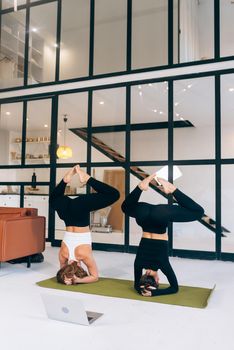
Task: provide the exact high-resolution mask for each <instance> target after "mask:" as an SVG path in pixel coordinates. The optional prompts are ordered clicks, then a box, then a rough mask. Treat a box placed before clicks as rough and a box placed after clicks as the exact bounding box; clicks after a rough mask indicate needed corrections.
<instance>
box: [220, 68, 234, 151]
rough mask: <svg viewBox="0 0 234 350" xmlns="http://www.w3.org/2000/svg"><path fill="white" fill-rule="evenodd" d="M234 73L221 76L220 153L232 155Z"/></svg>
mask: <svg viewBox="0 0 234 350" xmlns="http://www.w3.org/2000/svg"><path fill="white" fill-rule="evenodd" d="M233 97H234V74H225V75H223V76H221V153H222V158H233V157H234V137H233V135H234V99H233Z"/></svg>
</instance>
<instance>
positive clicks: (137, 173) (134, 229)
mask: <svg viewBox="0 0 234 350" xmlns="http://www.w3.org/2000/svg"><path fill="white" fill-rule="evenodd" d="M160 168H161V167H159V166H155V167H154V166H152V167H151V166H150V167H149V166H148V167H146V166H138V167H131V175H130V191H133V190H134V188H135V187H136V186H137V185H138V184H139V182H140V181H141V180H142V179H143V178H144V177H145V176H146V174H147V175H151V174H153V173H154V172H155V171H157V170H159V169H160ZM139 201H140V202H146V203H149V204H167V199H166V198H164V197H163V196H162V195H161V194H160V193H158V192H157V191H156V190H155V187H154V186H152V187H150V188H149V189H148V191H143V192H142V194H141V196H140V199H139ZM129 220H130V222H129V237H130V238H129V242H130V245H134V246H138V245H139V242H140V240H141V237H142V228H141V227H140V226H139V225H138V224H137V223H136V220H135V219H134V218H131V217H130V218H129Z"/></svg>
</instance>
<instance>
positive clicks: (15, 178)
mask: <svg viewBox="0 0 234 350" xmlns="http://www.w3.org/2000/svg"><path fill="white" fill-rule="evenodd" d="M34 172H35V174H36V181H37V182H45V181H46V182H48V181H49V179H50V172H49V171H48V169H40V168H36V169H33V168H30V169H1V172H0V183H1V182H29V185H27V187H25V191H26V193H28V194H29V193H38V194H45V193H47V192H45V191H44V187H43V188H41V187H40V186H37V185H36V191H35V190H34V188H33V187H32V186H31V185H32V175H33V173H34ZM17 191H18V190H17ZM12 192H16V189H15V186H13V190H12ZM17 193H18V192H17Z"/></svg>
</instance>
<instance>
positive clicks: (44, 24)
mask: <svg viewBox="0 0 234 350" xmlns="http://www.w3.org/2000/svg"><path fill="white" fill-rule="evenodd" d="M56 28H57V1H55V2H51V3H48V4H43V5H40V6H34V7H32V8H31V9H30V28H29V34H30V36H29V59H28V64H29V67H28V84H38V83H44V82H48V81H53V80H55V58H56V47H57V45H58V44H57V42H56Z"/></svg>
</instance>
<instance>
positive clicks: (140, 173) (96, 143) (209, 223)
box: [70, 128, 230, 237]
mask: <svg viewBox="0 0 234 350" xmlns="http://www.w3.org/2000/svg"><path fill="white" fill-rule="evenodd" d="M70 130H71V131H72V132H73V133H75V134H76V135H77V136H79V137H80V138H81V139H82V140H84V141H86V142H87V141H88V133H87V129H86V128H80V129H70ZM91 145H92V146H93V147H94V148H96V149H97V150H98V151H99V152H101V153H102V154H104V155H105V156H107V157H108V158H109V159H111V160H113V161H117V162H125V161H126V159H125V158H124V157H123V156H122V155H121V154H120V153H118V152H117V151H115V150H114V149H112V148H111V147H109V146H108V145H107V144H105V143H104V142H102V141H101V140H100V139H98V138H97V137H95V136H93V135H92V136H91ZM130 173H131V174H132V175H134V176H135V177H137V178H138V179H140V180H143V179H145V178H146V177H147V176H149V174H147V173H146V172H145V171H144V170H142V169H141V168H139V167H137V166H131V167H130ZM150 187H151V188H152V189H154V190H155V191H156V192H158V193H160V195H162V196H163V197H165V198H168V195H166V194H165V193H164V192H162V191H161V190H160V189H159V188H158V187H157V185H156V181H155V180H152V181H151V183H150ZM173 202H174V203H177V201H176V200H175V199H173ZM198 221H199V222H200V223H201V224H202V225H204V226H205V227H207V228H208V229H209V230H210V231H212V232H215V229H216V223H215V221H214V220H213V219H211V218H210V217H209V216H208V215H206V214H204V216H203V217H202V218H201V219H200V220H198ZM221 229H222V231H221V235H222V237H226V236H225V235H224V233H223V232H230V231H228V230H227V229H226V228H225V227H221Z"/></svg>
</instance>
